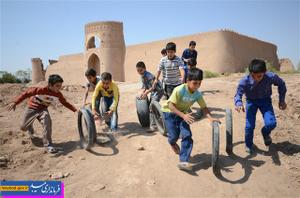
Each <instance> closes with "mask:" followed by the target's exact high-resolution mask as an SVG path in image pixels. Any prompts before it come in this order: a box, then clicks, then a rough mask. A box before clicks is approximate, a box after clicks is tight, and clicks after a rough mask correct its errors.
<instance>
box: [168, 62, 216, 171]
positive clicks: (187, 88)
mask: <svg viewBox="0 0 300 198" xmlns="http://www.w3.org/2000/svg"><path fill="white" fill-rule="evenodd" d="M202 79H203V72H202V70H200V69H198V68H192V69H190V70H189V72H188V75H187V83H185V84H182V85H180V86H178V87H176V88H175V89H174V91H173V93H172V95H171V97H170V98H169V99H168V100H167V101H166V103H165V104H164V105H163V106H162V112H163V114H164V119H165V125H166V129H167V131H168V142H169V144H170V145H171V147H172V149H173V151H174V152H175V153H176V154H179V159H180V162H179V164H178V168H179V169H180V170H186V171H191V170H192V166H191V164H190V163H189V162H188V161H189V158H190V155H191V152H192V148H193V139H192V132H191V129H190V124H192V123H193V122H194V117H193V116H192V113H188V110H189V109H190V107H191V106H192V105H193V104H194V103H195V102H197V103H198V104H199V105H200V107H201V109H202V110H203V112H204V113H205V115H207V117H208V119H209V120H210V121H211V122H213V121H217V122H220V121H219V120H218V119H215V118H212V117H211V114H210V112H209V110H208V108H207V106H206V104H205V101H204V99H203V96H202V93H201V92H200V91H198V88H199V87H200V85H201V82H202ZM179 136H180V137H182V140H181V149H180V148H179V146H178V144H177V143H176V142H177V140H178V138H179Z"/></svg>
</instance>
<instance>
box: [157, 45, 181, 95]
mask: <svg viewBox="0 0 300 198" xmlns="http://www.w3.org/2000/svg"><path fill="white" fill-rule="evenodd" d="M166 51H167V56H165V57H163V58H162V59H161V60H160V63H159V66H158V71H157V74H156V78H155V82H154V85H155V84H156V83H157V82H158V80H159V76H160V74H161V73H162V74H163V83H164V85H165V89H164V92H165V95H166V96H167V99H168V98H169V97H170V96H171V94H172V92H173V89H174V88H175V87H177V86H178V85H181V84H182V82H183V81H184V69H183V65H184V63H183V61H182V60H181V58H179V57H178V56H176V55H175V53H176V44H175V43H173V42H170V43H168V44H167V45H166Z"/></svg>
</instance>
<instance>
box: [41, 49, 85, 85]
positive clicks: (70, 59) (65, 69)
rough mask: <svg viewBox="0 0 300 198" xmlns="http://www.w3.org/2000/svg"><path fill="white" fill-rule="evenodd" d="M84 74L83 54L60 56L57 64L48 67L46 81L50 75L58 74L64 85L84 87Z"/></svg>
mask: <svg viewBox="0 0 300 198" xmlns="http://www.w3.org/2000/svg"><path fill="white" fill-rule="evenodd" d="M84 72H85V68H84V62H83V54H71V55H66V56H60V57H59V59H58V62H57V63H53V64H52V65H48V67H47V71H46V79H48V76H49V75H51V74H59V75H60V76H61V77H62V78H63V79H64V84H65V85H72V84H81V85H85V82H86V79H85V76H84Z"/></svg>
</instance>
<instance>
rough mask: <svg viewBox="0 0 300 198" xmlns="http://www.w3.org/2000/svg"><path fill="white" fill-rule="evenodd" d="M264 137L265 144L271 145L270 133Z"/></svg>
mask: <svg viewBox="0 0 300 198" xmlns="http://www.w3.org/2000/svg"><path fill="white" fill-rule="evenodd" d="M263 137H264V142H265V145H266V146H270V145H271V144H272V138H271V137H270V135H267V136H263Z"/></svg>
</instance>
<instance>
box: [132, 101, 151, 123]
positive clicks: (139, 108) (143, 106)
mask: <svg viewBox="0 0 300 198" xmlns="http://www.w3.org/2000/svg"><path fill="white" fill-rule="evenodd" d="M135 104H136V112H137V115H138V118H139V121H140V124H141V125H142V127H149V126H150V111H149V100H148V98H146V99H139V98H136V100H135Z"/></svg>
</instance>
